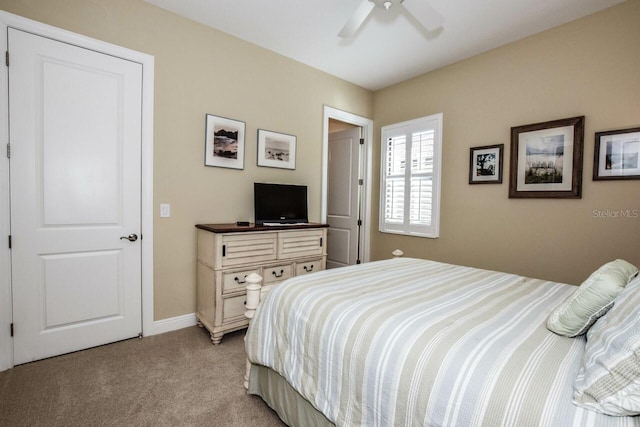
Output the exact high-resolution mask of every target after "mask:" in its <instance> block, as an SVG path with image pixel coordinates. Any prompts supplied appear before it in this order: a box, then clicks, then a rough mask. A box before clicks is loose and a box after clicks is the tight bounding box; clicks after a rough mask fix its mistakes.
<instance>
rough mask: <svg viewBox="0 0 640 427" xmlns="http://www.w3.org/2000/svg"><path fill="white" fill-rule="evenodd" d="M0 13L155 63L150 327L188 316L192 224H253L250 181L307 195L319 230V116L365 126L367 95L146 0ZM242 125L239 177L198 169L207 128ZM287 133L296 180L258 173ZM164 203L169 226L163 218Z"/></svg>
mask: <svg viewBox="0 0 640 427" xmlns="http://www.w3.org/2000/svg"><path fill="white" fill-rule="evenodd" d="M0 9H2V10H5V11H7V12H11V13H15V14H18V15H21V16H24V17H27V18H30V19H34V20H37V21H40V22H44V23H47V24H50V25H54V26H56V27H60V28H63V29H66V30H70V31H73V32H76V33H80V34H84V35H87V36H90V37H93V38H97V39H100V40H104V41H107V42H110V43H114V44H117V45H120V46H124V47H128V48H131V49H135V50H138V51H141V52H145V53H148V54H151V55H153V56H155V111H154V114H155V117H154V119H155V125H154V133H155V137H154V150H155V153H154V168H155V170H154V209H155V211H156V217H155V219H154V221H155V224H154V237H155V243H154V251H155V254H154V265H155V267H154V275H155V280H154V282H155V285H154V294H155V300H154V304H155V315H154V317H155V319H156V320H159V319H164V318H169V317H173V316H179V315H183V314H188V313H193V312H194V311H195V306H196V305H195V250H196V242H195V236H196V232H195V230H196V229H195V228H194V224H197V223H212V222H234V221H236V220H247V219H249V218H250V217H252V216H253V182H254V181H271V182H285V183H294V184H307V185H309V199H310V200H309V202H310V206H309V212H310V217H311V220H316V221H318V220H319V219H320V202H321V201H320V197H321V193H320V191H321V189H320V185H321V162H320V161H319V160H318V159H320V158H321V153H322V147H321V141H322V121H323V117H322V115H323V105H325V104H326V105H330V106H332V107H335V108H338V109H342V110H345V111H348V112H351V113H353V114H357V115H361V116H365V117H371V116H372V105H373V95H372V93H371V92H369V91H367V90H364V89H362V88H360V87H358V86H355V85H352V84H350V83H346V82H344V81H342V80H340V79H337V78H334V77H331V76H329V75H327V74H325V73H322V72H319V71H317V70H315V69H312V68H310V67H307V66H304V65H302V64H300V63H297V62H295V61H292V60H289V59H287V58H284V57H282V56H280V55H277V54H274V53H273V52H270V51H267V50H265V49H262V48H259V47H257V46H254V45H251V44H248V43H246V42H243V41H240V40H238V39H236V38H233V37H231V36H229V35H226V34H223V33H221V32H218V31H215V30H213V29H210V28H208V27H205V26H203V25H200V24H197V23H195V22H193V21H189V20H187V19H183V18H180V17H178V16H177V15H174V14H171V13H168V12H165V11H163V10H162V9H159V8H156V7H154V6H151V5H149V4H147V3H144V2H143V1H142V0H0ZM206 113H209V114H215V115H220V116H225V117H230V118H234V119H237V120H242V121H244V122H246V145H245V150H246V151H245V164H244V170H242V171H241V170H231V169H221V168H213V167H205V166H204V165H203V164H204V118H205V114H206ZM258 128H262V129H268V130H273V131H279V132H284V133H288V134H293V135H296V136H297V137H298V140H297V144H298V145H297V159H296V163H297V165H296V166H297V167H296V170H295V171H291V170H284V169H272V168H264V167H257V166H256V151H257V148H256V134H257V129H258ZM160 203H170V204H171V215H172V216H171V218H159V217H158V210H159V204H160Z"/></svg>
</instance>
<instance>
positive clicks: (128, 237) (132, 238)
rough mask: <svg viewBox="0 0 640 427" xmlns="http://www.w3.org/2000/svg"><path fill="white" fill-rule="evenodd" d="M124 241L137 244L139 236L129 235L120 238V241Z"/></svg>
mask: <svg viewBox="0 0 640 427" xmlns="http://www.w3.org/2000/svg"><path fill="white" fill-rule="evenodd" d="M122 239H127V240H128V241H130V242H135V241H136V240H138V235H137V234H129V235H128V236H122V237H120V240H122Z"/></svg>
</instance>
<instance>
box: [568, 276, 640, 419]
mask: <svg viewBox="0 0 640 427" xmlns="http://www.w3.org/2000/svg"><path fill="white" fill-rule="evenodd" d="M573 385H574V394H573V403H574V404H576V405H578V406H582V407H584V408H587V409H591V410H594V411H597V412H601V413H603V414H607V415H613V416H631V415H638V414H640V277H639V278H637V279H635V280H633V281H632V282H631V283H629V284H628V285H627V287H626V288H625V289H624V291H622V293H621V294H620V295H619V296H618V298H616V300H615V303H614V305H613V308H612V309H611V310H610V311H609V312H608V313H607V314H606V315H605V316H603V317H602V318H600V319H599V320H598V321H597V322H596V323H595V324H594V325H593V327H592V328H591V329H589V332H588V333H587V345H586V347H585V352H584V355H583V359H582V366H581V367H580V370H579V371H578V375H577V376H576V378H575V381H574V384H573Z"/></svg>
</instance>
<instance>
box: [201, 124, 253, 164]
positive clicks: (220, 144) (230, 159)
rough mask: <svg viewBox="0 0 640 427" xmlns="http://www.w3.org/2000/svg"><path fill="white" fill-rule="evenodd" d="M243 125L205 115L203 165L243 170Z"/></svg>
mask: <svg viewBox="0 0 640 427" xmlns="http://www.w3.org/2000/svg"><path fill="white" fill-rule="evenodd" d="M244 131H245V123H244V122H241V121H238V120H233V119H227V118H225V117H219V116H214V115H211V114H207V115H206V127H205V143H204V165H205V166H215V167H219V168H232V169H244Z"/></svg>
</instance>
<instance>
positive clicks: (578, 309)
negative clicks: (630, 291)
mask: <svg viewBox="0 0 640 427" xmlns="http://www.w3.org/2000/svg"><path fill="white" fill-rule="evenodd" d="M637 274H638V269H637V268H636V267H635V266H633V265H631V264H629V263H628V262H627V261H624V260H621V259H617V260H615V261H611V262H608V263H606V264H605V265H603V266H602V267H600V268H599V269H597V270H596V271H595V272H593V273H592V274H591V276H589V278H588V279H587V280H585V281H584V282H582V284H581V285H580V287H578V289H576V291H575V292H574V293H573V294H571V295H570V296H569V297H568V298H567V299H566V300H565V301H564V302H562V304H560V305H559V306H558V307H556V308H555V309H554V310H553V311H552V312H551V314H550V315H549V318H548V319H547V328H548V329H549V330H550V331H552V332H555V333H556V334H559V335H564V336H567V337H575V336H578V335H582V334H584V333H585V332H587V330H588V329H589V327H590V326H591V325H593V323H594V322H595V321H596V320H598V318H599V317H600V316H602V315H604V314H605V313H606V312H607V310H609V309H610V308H611V306H612V305H613V300H614V299H615V298H616V297H617V296H618V294H620V292H622V290H623V289H624V287H625V286H626V285H627V283H629V281H630V280H631V279H632V278H633V277H634V276H636V275H637Z"/></svg>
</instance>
